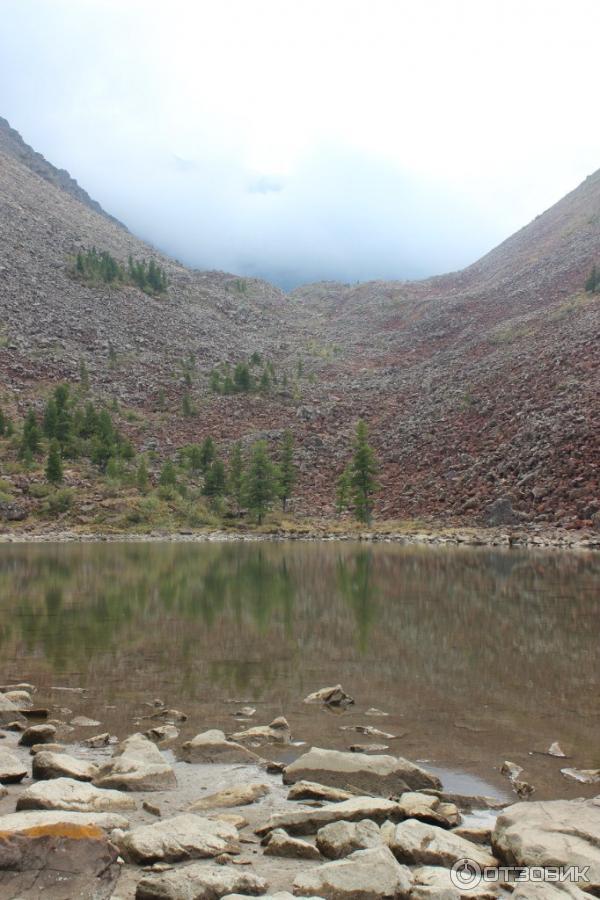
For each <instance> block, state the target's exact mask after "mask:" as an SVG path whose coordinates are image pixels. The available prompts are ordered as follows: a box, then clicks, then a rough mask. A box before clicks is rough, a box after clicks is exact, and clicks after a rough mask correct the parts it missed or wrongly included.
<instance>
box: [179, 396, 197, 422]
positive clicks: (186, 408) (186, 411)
mask: <svg viewBox="0 0 600 900" xmlns="http://www.w3.org/2000/svg"><path fill="white" fill-rule="evenodd" d="M181 411H182V413H183V415H184V416H185V418H186V419H189V418H190V417H191V416H193V415H194V407H193V406H192V401H191V399H190V395H189V394H188V392H187V391H186V392H185V394H184V395H183V397H182V399H181Z"/></svg>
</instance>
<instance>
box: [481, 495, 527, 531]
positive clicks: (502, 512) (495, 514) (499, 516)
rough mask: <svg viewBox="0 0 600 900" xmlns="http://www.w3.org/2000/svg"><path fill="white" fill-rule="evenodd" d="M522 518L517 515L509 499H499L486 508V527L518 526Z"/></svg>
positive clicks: (484, 516)
mask: <svg viewBox="0 0 600 900" xmlns="http://www.w3.org/2000/svg"><path fill="white" fill-rule="evenodd" d="M520 519H521V517H520V516H519V515H518V514H517V513H515V511H514V509H513V507H512V503H511V501H510V499H509V498H508V497H499V498H498V499H497V500H494V502H493V503H490V504H489V506H487V507H486V509H485V512H484V515H483V523H484V525H488V526H494V525H516V524H517V523H518V522H519V521H520Z"/></svg>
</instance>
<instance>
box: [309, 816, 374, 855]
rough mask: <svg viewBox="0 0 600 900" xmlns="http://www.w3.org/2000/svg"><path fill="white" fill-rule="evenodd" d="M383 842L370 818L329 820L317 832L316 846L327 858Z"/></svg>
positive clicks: (347, 853)
mask: <svg viewBox="0 0 600 900" xmlns="http://www.w3.org/2000/svg"><path fill="white" fill-rule="evenodd" d="M382 843H383V840H382V837H381V832H380V830H379V828H378V826H377V825H376V823H375V822H373V821H372V819H362V820H361V821H360V822H331V824H330V825H324V826H323V828H319V830H318V832H317V847H318V848H319V850H320V851H321V853H322V854H323V856H326V857H327V858H328V859H341V858H342V857H343V856H349V854H350V853H354V852H355V851H356V850H369V849H371V848H373V847H379V846H381V844H382Z"/></svg>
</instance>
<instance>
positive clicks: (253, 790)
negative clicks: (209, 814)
mask: <svg viewBox="0 0 600 900" xmlns="http://www.w3.org/2000/svg"><path fill="white" fill-rule="evenodd" d="M268 793H269V786H268V784H256V783H254V784H236V785H234V786H233V787H230V788H225V790H223V791H219V792H218V793H216V794H209V795H208V796H207V797H202V798H201V799H200V800H196V802H195V803H192V804H191V806H189V807H188V812H197V811H199V810H204V809H219V808H228V807H234V806H248V805H249V804H250V803H254V802H255V801H256V800H260V798H261V797H265V796H266V795H267V794H268Z"/></svg>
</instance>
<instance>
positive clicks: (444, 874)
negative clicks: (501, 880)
mask: <svg viewBox="0 0 600 900" xmlns="http://www.w3.org/2000/svg"><path fill="white" fill-rule="evenodd" d="M411 874H412V877H413V885H412V889H411V892H410V898H411V900H469V898H471V900H495V898H496V897H498V896H499V889H498V887H497V885H494V884H490V883H487V884H485V883H481V884H479V885H478V886H477V887H473V888H469V889H468V890H465V891H464V892H462V891H459V890H458V889H457V888H456V887H455V885H454V884H453V882H452V879H451V877H450V870H449V869H445V868H443V867H442V866H419V867H418V868H416V869H413V870H412V871H411ZM513 896H514V895H513Z"/></svg>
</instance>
